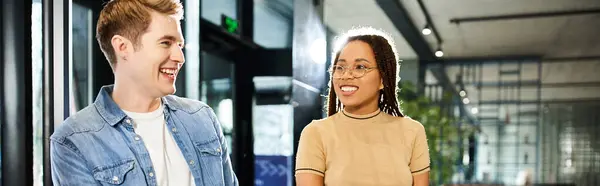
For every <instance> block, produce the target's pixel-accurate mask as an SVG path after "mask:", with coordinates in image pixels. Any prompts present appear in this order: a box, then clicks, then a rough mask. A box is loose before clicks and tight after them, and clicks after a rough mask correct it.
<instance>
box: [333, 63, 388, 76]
mask: <svg viewBox="0 0 600 186" xmlns="http://www.w3.org/2000/svg"><path fill="white" fill-rule="evenodd" d="M373 69H377V68H376V67H365V66H363V65H358V66H356V67H354V68H351V67H348V66H341V65H334V66H333V68H332V69H331V70H329V72H331V74H332V76H333V78H336V79H339V78H342V77H343V76H344V74H346V72H348V71H349V72H350V75H351V76H352V77H354V78H361V77H363V76H365V74H367V73H368V72H370V71H372V70H373Z"/></svg>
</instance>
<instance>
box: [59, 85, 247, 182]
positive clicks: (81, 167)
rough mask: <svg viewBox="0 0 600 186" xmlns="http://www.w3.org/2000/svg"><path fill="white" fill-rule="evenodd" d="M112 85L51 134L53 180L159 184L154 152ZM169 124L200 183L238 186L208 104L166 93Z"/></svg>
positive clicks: (222, 139) (219, 129) (220, 132)
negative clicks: (118, 101)
mask: <svg viewBox="0 0 600 186" xmlns="http://www.w3.org/2000/svg"><path fill="white" fill-rule="evenodd" d="M112 88H113V86H112V85H109V86H104V87H102V89H101V90H100V93H99V94H98V96H97V98H96V100H95V101H94V103H93V104H92V105H90V106H88V107H86V108H84V109H82V110H81V111H79V112H78V113H76V114H75V115H73V116H71V117H69V118H67V120H65V122H64V123H63V124H62V125H60V126H58V127H57V128H56V130H55V131H54V134H52V136H51V137H50V140H51V142H50V158H51V166H52V180H53V182H54V185H57V186H59V185H60V186H63V185H64V186H67V185H76V186H80V185H135V186H139V185H151V186H154V185H157V183H156V177H155V176H154V169H153V166H152V161H151V160H150V155H149V153H148V151H147V149H146V147H145V145H144V142H143V140H139V141H136V140H135V139H134V137H135V136H136V133H135V132H134V130H133V126H132V125H131V124H130V123H132V122H131V118H129V117H128V116H127V115H126V114H125V113H124V112H123V111H122V110H121V109H120V108H119V106H118V105H117V104H116V103H115V102H114V101H113V100H112V98H111V96H110V95H111V92H112ZM162 102H163V104H164V105H165V109H164V115H165V121H166V124H167V127H168V128H170V129H171V130H169V131H170V132H171V134H172V136H173V138H174V139H175V141H176V142H177V145H178V146H179V149H180V150H181V152H182V154H183V156H184V157H185V159H186V161H187V162H188V165H189V168H190V171H191V173H192V175H193V177H194V182H195V184H196V186H237V185H238V181H237V178H236V176H235V174H234V172H233V170H232V168H231V161H230V159H229V153H228V149H227V142H226V141H225V138H224V137H223V132H222V130H221V126H220V124H219V122H218V120H217V118H216V116H215V114H214V112H213V111H212V109H211V108H210V107H209V106H207V105H206V104H204V103H202V102H200V101H195V100H190V99H186V98H180V97H177V96H172V95H169V96H165V97H163V98H162Z"/></svg>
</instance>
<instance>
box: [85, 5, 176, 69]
mask: <svg viewBox="0 0 600 186" xmlns="http://www.w3.org/2000/svg"><path fill="white" fill-rule="evenodd" d="M152 11H155V12H158V13H161V14H166V15H171V16H174V17H175V18H176V19H177V20H181V19H183V6H182V5H181V3H180V2H179V0H111V1H109V2H108V3H106V5H105V6H104V8H103V9H102V11H101V12H100V17H99V18H98V24H97V25H96V40H98V43H99V44H100V48H101V49H102V52H103V53H104V56H105V57H106V59H107V60H108V62H109V63H110V67H111V68H113V69H114V65H115V63H116V62H117V57H116V55H115V51H114V49H113V47H112V44H111V40H112V37H113V36H115V35H121V36H123V37H125V38H127V39H129V40H131V41H132V42H133V45H134V49H135V50H137V49H138V47H140V38H141V36H142V35H143V34H144V33H146V30H147V29H148V27H149V26H150V22H151V21H152V16H151V15H150V13H151V12H152Z"/></svg>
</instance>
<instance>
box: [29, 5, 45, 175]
mask: <svg viewBox="0 0 600 186" xmlns="http://www.w3.org/2000/svg"><path fill="white" fill-rule="evenodd" d="M42 47H43V46H42V2H41V0H33V4H32V7H31V62H32V65H31V67H32V71H31V72H32V73H31V75H32V91H31V92H32V102H33V107H32V108H33V111H32V114H33V121H32V123H33V185H34V186H41V185H42V184H43V177H44V175H43V172H44V163H43V160H44V154H43V153H44V151H43V148H44V140H43V139H44V138H43V134H42V131H43V130H42V128H43V117H44V116H43V103H42V101H43V98H42V92H43V89H42V83H43V82H42V74H43V71H42V69H43V66H44V63H43V62H44V61H43V53H42Z"/></svg>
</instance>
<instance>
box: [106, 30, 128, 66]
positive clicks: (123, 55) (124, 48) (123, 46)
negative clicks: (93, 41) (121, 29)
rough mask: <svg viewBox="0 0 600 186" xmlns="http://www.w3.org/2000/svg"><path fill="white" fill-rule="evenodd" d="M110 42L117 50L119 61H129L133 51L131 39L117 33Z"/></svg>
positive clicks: (116, 54)
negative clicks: (128, 58)
mask: <svg viewBox="0 0 600 186" xmlns="http://www.w3.org/2000/svg"><path fill="white" fill-rule="evenodd" d="M110 43H111V45H112V47H113V49H114V50H115V57H116V58H117V61H127V57H128V56H129V54H130V53H131V52H133V45H132V43H131V41H129V39H127V38H125V37H123V36H120V35H115V36H113V37H112V39H111V40H110Z"/></svg>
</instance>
